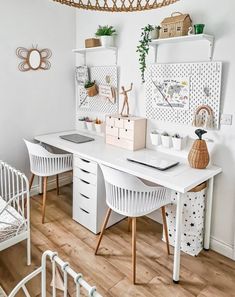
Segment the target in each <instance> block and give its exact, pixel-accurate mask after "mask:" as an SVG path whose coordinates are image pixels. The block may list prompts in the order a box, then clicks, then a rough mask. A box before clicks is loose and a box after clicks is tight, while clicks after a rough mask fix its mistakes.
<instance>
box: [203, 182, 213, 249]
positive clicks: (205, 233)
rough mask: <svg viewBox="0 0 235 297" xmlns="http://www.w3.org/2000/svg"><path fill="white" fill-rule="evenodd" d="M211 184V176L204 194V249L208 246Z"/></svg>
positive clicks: (211, 198) (211, 195) (211, 196)
mask: <svg viewBox="0 0 235 297" xmlns="http://www.w3.org/2000/svg"><path fill="white" fill-rule="evenodd" d="M213 184H214V178H213V177H212V178H211V179H209V181H208V186H207V192H206V193H207V194H206V212H205V232H204V249H205V250H207V251H208V250H209V248H210V235H211V213H212V201H213Z"/></svg>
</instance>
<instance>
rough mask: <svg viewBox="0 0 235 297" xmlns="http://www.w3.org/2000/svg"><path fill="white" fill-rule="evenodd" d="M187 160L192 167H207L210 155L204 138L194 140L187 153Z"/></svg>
mask: <svg viewBox="0 0 235 297" xmlns="http://www.w3.org/2000/svg"><path fill="white" fill-rule="evenodd" d="M188 161H189V165H190V166H191V167H192V168H197V169H204V168H206V167H207V165H208V164H209V161H210V157H209V153H208V149H207V144H206V142H205V140H200V139H197V140H195V141H194V143H193V146H192V148H191V150H190V152H189V155H188Z"/></svg>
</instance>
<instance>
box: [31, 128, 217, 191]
mask: <svg viewBox="0 0 235 297" xmlns="http://www.w3.org/2000/svg"><path fill="white" fill-rule="evenodd" d="M72 133H79V134H82V135H86V136H90V137H92V138H95V141H92V142H87V143H82V144H76V143H72V142H69V141H66V140H63V139H61V138H60V137H59V136H60V135H65V134H72ZM35 139H36V140H38V141H40V142H43V143H46V144H49V145H51V146H54V147H57V148H60V149H62V150H65V151H68V152H70V153H72V154H77V155H79V156H81V157H83V158H87V159H89V160H91V161H95V162H97V163H100V164H104V165H109V166H111V167H113V168H116V169H119V170H122V171H125V172H127V173H130V174H133V175H135V176H138V177H140V178H143V179H146V180H149V181H151V182H154V183H157V184H160V185H162V186H164V187H168V188H170V189H173V190H175V191H178V192H181V193H185V192H187V191H189V190H191V189H192V188H194V187H195V186H197V185H199V184H200V183H202V182H204V181H206V180H208V179H210V178H212V177H214V176H215V175H217V174H219V173H220V172H222V169H221V168H220V167H217V166H212V165H210V166H208V168H206V169H203V170H202V169H193V168H191V167H190V166H189V165H188V164H187V163H186V161H185V159H181V158H179V157H176V156H172V155H167V154H165V153H160V152H156V151H154V150H150V149H143V150H138V151H135V152H132V151H128V150H124V149H121V148H118V147H115V146H111V145H108V144H105V142H104V138H103V137H100V136H94V135H89V134H87V133H84V132H78V131H66V132H60V133H53V134H47V135H40V136H36V137H35ZM146 154H147V155H148V156H153V157H156V156H157V157H160V158H161V157H162V158H167V159H171V160H175V161H178V162H180V164H179V165H177V166H176V167H174V168H171V169H168V170H166V171H159V170H157V169H153V168H150V167H147V166H144V165H140V164H135V163H131V162H129V161H127V160H126V159H127V158H130V157H138V156H144V155H146Z"/></svg>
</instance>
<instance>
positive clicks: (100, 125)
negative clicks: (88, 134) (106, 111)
mask: <svg viewBox="0 0 235 297" xmlns="http://www.w3.org/2000/svg"><path fill="white" fill-rule="evenodd" d="M95 130H96V132H97V133H102V132H103V122H102V121H101V120H99V119H98V118H96V120H95Z"/></svg>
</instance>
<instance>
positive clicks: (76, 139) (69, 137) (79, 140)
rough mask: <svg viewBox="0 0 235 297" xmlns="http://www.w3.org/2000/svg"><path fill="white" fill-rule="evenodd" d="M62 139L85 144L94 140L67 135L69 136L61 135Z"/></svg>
mask: <svg viewBox="0 0 235 297" xmlns="http://www.w3.org/2000/svg"><path fill="white" fill-rule="evenodd" d="M60 138H62V139H64V140H67V141H71V142H74V143H85V142H90V141H93V140H94V138H91V137H87V136H84V135H81V134H76V133H75V134H67V135H61V136H60Z"/></svg>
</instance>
